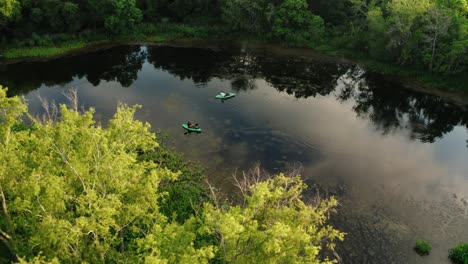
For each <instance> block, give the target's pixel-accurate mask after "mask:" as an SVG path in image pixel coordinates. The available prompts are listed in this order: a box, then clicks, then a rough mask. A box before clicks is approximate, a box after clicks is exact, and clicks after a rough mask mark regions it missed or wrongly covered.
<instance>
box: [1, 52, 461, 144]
mask: <svg viewBox="0 0 468 264" xmlns="http://www.w3.org/2000/svg"><path fill="white" fill-rule="evenodd" d="M145 61H148V62H149V63H151V64H152V65H153V66H154V67H155V68H156V69H161V70H164V71H167V72H169V73H171V74H172V75H175V76H178V77H179V78H181V79H191V80H193V81H194V82H195V83H206V82H208V81H210V80H211V79H212V78H221V79H227V80H231V88H232V90H234V91H236V92H242V91H248V90H252V89H256V82H255V80H256V79H265V80H266V81H267V82H268V83H270V84H271V85H272V86H273V87H275V88H276V89H277V90H279V91H282V92H283V91H284V92H286V93H288V94H292V95H294V96H295V97H296V98H307V97H311V96H312V97H315V96H317V95H321V96H326V95H330V94H333V95H334V96H336V98H337V99H338V100H341V101H348V100H353V101H354V102H355V103H354V107H353V109H354V111H355V112H356V113H357V115H358V116H360V117H363V118H369V119H370V120H372V122H373V123H374V124H376V126H377V127H378V128H379V129H381V130H382V131H383V132H384V133H387V132H389V131H391V130H393V129H397V128H404V129H409V130H410V131H411V135H412V137H414V138H417V139H419V140H421V141H423V142H433V141H434V140H435V139H437V138H440V137H442V136H443V135H444V134H446V133H448V132H450V131H452V130H453V128H454V127H455V126H458V125H463V126H467V127H468V114H467V113H468V110H467V109H466V108H463V107H459V106H455V105H452V104H449V103H447V102H445V101H444V100H442V99H441V98H439V97H435V96H430V95H426V94H422V93H416V92H411V91H408V90H405V89H403V88H399V87H398V85H397V84H394V83H389V82H388V81H383V80H381V79H380V78H379V77H378V76H373V75H371V74H367V73H365V72H364V71H363V70H362V69H361V68H359V67H358V66H355V65H342V64H336V63H330V62H323V61H317V60H314V61H311V60H307V59H301V58H290V57H274V56H255V55H252V54H249V53H243V52H239V51H233V50H229V51H212V50H206V49H197V48H174V47H148V48H146V49H142V48H140V47H138V46H122V47H117V48H113V49H109V50H104V51H100V52H96V53H90V54H85V55H80V56H76V57H70V58H63V59H58V60H53V61H48V62H39V63H20V64H16V65H8V66H3V67H0V80H1V82H2V84H3V85H6V86H8V87H10V92H9V93H10V95H16V94H25V93H27V92H29V91H31V90H35V89H37V88H39V87H40V86H41V84H45V85H49V86H51V85H61V84H66V83H69V82H71V81H72V80H73V78H74V77H78V78H86V79H87V80H88V81H89V82H90V83H91V84H93V85H94V86H97V85H99V83H100V82H101V81H117V82H119V83H120V84H121V85H122V86H124V87H129V86H130V85H131V84H132V83H133V82H134V81H135V80H136V79H137V74H138V72H139V71H140V70H141V69H142V67H143V63H144V62H145Z"/></svg>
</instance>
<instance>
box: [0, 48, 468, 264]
mask: <svg viewBox="0 0 468 264" xmlns="http://www.w3.org/2000/svg"><path fill="white" fill-rule="evenodd" d="M297 55H301V54H300V53H299V54H295V55H294V56H293V55H291V54H272V53H269V52H267V51H265V49H261V48H251V47H249V45H239V46H231V47H229V48H225V49H200V48H187V47H179V48H177V47H164V46H161V47H158V46H147V47H146V46H121V47H114V48H110V49H106V50H101V51H97V52H94V53H88V54H84V55H77V56H73V57H67V58H62V59H56V60H52V61H46V62H24V63H18V64H10V65H3V66H0V84H3V85H6V86H8V87H9V88H10V91H9V93H10V95H24V96H25V97H26V99H27V100H28V101H29V104H30V111H31V112H32V113H34V114H40V113H42V110H41V106H40V103H39V100H38V97H37V94H40V95H41V96H42V97H43V98H47V99H48V100H49V101H52V100H55V101H56V102H58V103H62V102H65V101H66V100H65V97H64V96H63V94H62V93H63V92H64V91H65V90H66V89H69V88H71V87H75V88H77V89H78V93H79V99H80V105H83V107H84V108H89V107H94V108H96V112H97V117H96V118H97V119H98V120H100V121H101V122H102V123H103V124H105V123H106V120H108V119H109V117H111V116H112V114H113V113H114V111H115V109H116V106H117V104H118V102H125V103H127V104H141V105H142V106H143V108H142V109H141V110H140V111H139V112H138V114H137V118H139V119H142V120H146V121H148V122H150V123H151V125H152V127H153V129H154V130H158V129H161V130H163V131H165V132H167V133H168V134H169V136H170V144H171V145H172V146H173V147H174V148H175V149H177V150H179V151H181V152H183V153H184V154H185V155H186V157H187V158H188V159H190V160H194V161H199V162H201V163H202V164H203V165H204V166H206V167H207V168H208V169H207V172H208V174H209V176H210V181H212V182H213V183H214V184H215V185H217V186H218V187H220V188H224V189H225V190H229V188H231V187H232V185H231V184H232V175H233V173H234V172H235V171H236V170H237V171H238V172H239V171H242V170H247V169H249V168H251V167H252V166H253V165H254V164H255V163H256V162H260V163H261V165H262V166H263V167H264V168H265V169H267V170H269V171H271V172H279V171H283V170H286V169H287V168H289V167H291V166H298V164H300V165H301V166H302V167H303V173H302V174H303V177H304V179H306V181H307V183H308V184H309V185H310V186H312V185H316V186H319V189H320V190H322V192H323V191H326V192H328V194H329V195H335V196H337V198H338V199H339V200H340V203H341V206H340V208H339V211H338V214H336V215H334V216H333V219H332V222H333V224H334V225H335V226H337V227H338V228H339V229H341V230H343V231H345V232H346V233H347V234H348V235H347V236H346V240H345V242H343V243H341V244H340V245H339V247H338V253H339V254H340V256H341V257H342V260H343V263H358V264H362V263H379V264H385V263H434V264H440V263H449V261H448V258H447V255H448V249H449V248H451V247H453V246H455V245H457V244H458V243H460V242H468V148H467V139H468V132H467V126H468V109H467V107H466V106H463V105H455V104H453V103H450V102H449V101H446V100H444V99H443V98H440V97H436V96H432V95H427V94H423V93H419V92H413V91H409V90H406V89H403V88H402V87H400V86H399V85H398V84H396V83H392V82H391V81H388V80H385V79H384V78H381V77H379V76H375V75H373V74H370V73H367V72H366V71H364V70H363V69H362V68H360V67H359V66H356V65H353V64H350V63H344V62H336V61H331V60H330V59H325V58H320V57H317V56H312V57H311V56H297ZM220 91H225V92H235V93H237V97H235V98H234V99H231V100H228V101H226V102H224V103H222V102H220V101H217V100H216V99H214V96H215V95H216V94H217V93H219V92H220ZM187 120H191V121H192V122H197V123H199V124H200V126H201V127H202V128H203V130H204V132H203V133H202V134H189V135H184V131H183V129H182V127H181V124H182V123H183V122H186V121H187ZM416 239H427V240H429V241H431V242H432V244H433V252H432V254H431V255H430V256H427V257H419V256H418V255H416V253H414V252H413V249H412V247H413V245H414V242H415V240H416Z"/></svg>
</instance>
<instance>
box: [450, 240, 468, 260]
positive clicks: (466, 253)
mask: <svg viewBox="0 0 468 264" xmlns="http://www.w3.org/2000/svg"><path fill="white" fill-rule="evenodd" d="M449 258H450V259H451V260H452V262H453V263H455V264H468V244H467V243H465V244H460V245H458V246H456V247H454V248H452V249H450V251H449Z"/></svg>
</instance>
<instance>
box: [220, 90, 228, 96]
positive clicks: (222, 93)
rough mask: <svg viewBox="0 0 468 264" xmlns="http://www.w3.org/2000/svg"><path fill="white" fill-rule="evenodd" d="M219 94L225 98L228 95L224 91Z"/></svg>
mask: <svg viewBox="0 0 468 264" xmlns="http://www.w3.org/2000/svg"><path fill="white" fill-rule="evenodd" d="M219 94H220V95H221V96H222V97H225V96H226V95H227V94H226V93H224V92H223V91H221V92H220V93H219Z"/></svg>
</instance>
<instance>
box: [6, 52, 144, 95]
mask: <svg viewBox="0 0 468 264" xmlns="http://www.w3.org/2000/svg"><path fill="white" fill-rule="evenodd" d="M145 59H146V53H145V52H144V51H141V50H140V47H137V46H123V47H117V48H113V49H109V50H103V51H100V52H95V53H89V54H84V55H80V56H75V57H68V58H62V59H57V60H51V61H45V62H40V63H20V64H14V65H8V66H6V67H3V68H2V70H0V80H2V84H3V85H5V86H8V87H9V88H10V90H9V94H10V95H18V94H26V93H28V92H29V91H32V90H35V89H37V88H39V87H40V86H41V85H42V84H45V85H48V86H53V85H64V84H67V83H70V82H72V81H73V78H75V77H77V78H84V77H86V79H87V80H88V81H89V82H90V83H91V84H93V85H94V86H97V85H99V83H100V82H101V81H103V80H104V81H117V82H119V83H120V84H121V85H122V86H124V87H128V86H130V85H131V84H132V83H133V82H134V81H135V80H136V78H137V73H138V71H139V70H141V68H142V65H143V63H144V61H145Z"/></svg>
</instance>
